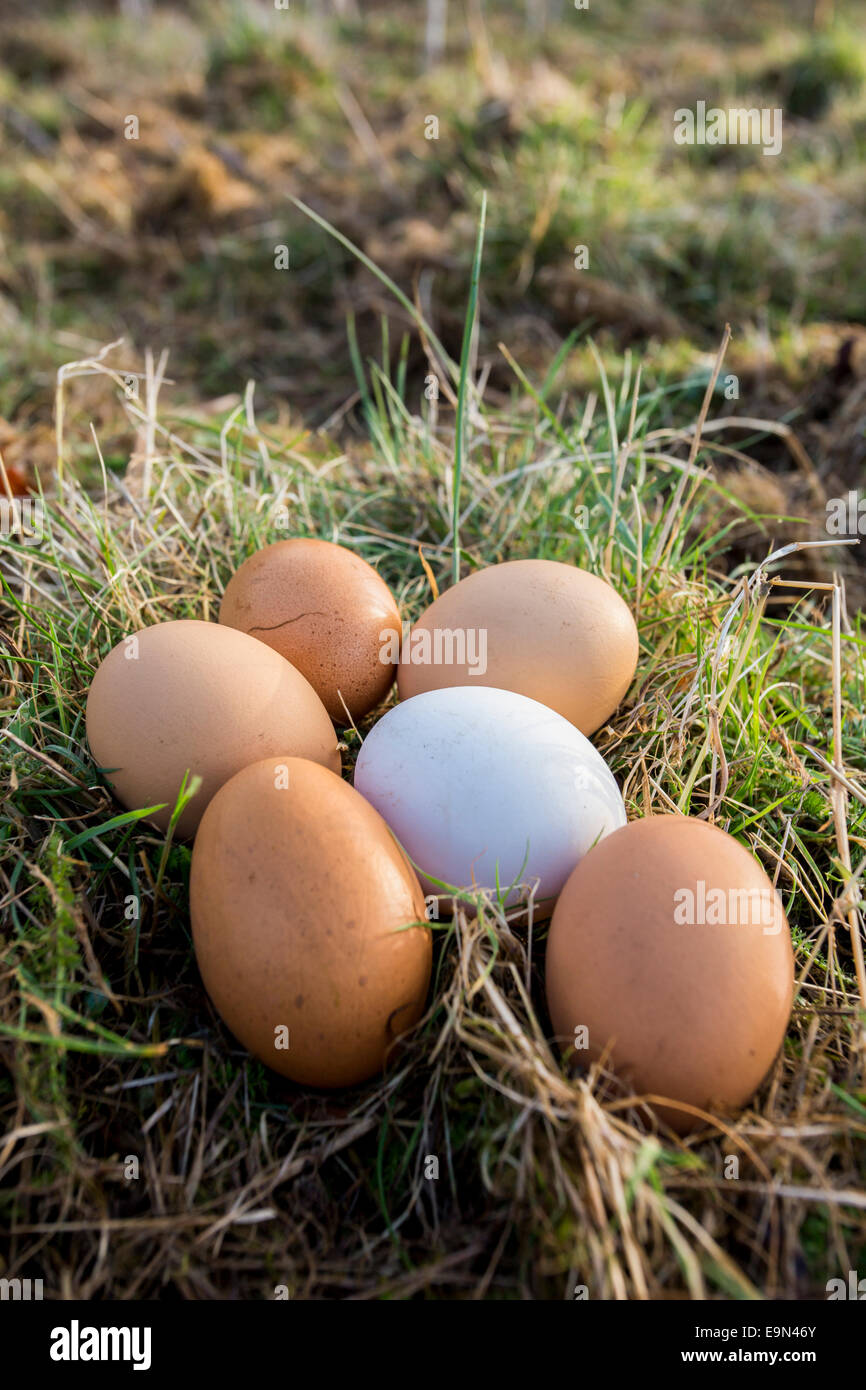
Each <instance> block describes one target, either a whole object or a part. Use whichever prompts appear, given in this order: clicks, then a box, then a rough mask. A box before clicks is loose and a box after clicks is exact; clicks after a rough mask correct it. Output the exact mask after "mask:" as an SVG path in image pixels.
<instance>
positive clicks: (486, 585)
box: [397, 560, 638, 734]
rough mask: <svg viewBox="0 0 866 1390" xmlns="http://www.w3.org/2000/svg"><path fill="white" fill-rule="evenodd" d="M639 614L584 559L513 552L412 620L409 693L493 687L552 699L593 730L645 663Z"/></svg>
mask: <svg viewBox="0 0 866 1390" xmlns="http://www.w3.org/2000/svg"><path fill="white" fill-rule="evenodd" d="M637 657H638V637H637V629H636V627H635V623H634V619H633V617H632V615H631V613H630V611H629V609H628V607H627V606H626V604H625V603H624V602H623V600H622V599H621V598H620V596H619V594H618V593H617V592H616V590H615V589H613V588H611V586H610V585H609V584H607V583H606V582H605V581H604V580H603V579H598V578H597V577H596V576H595V575H594V574H590V573H588V571H587V570H582V569H578V568H577V567H576V566H575V565H564V564H561V563H560V562H559V561H556V560H509V561H507V562H506V563H505V564H501V565H491V566H490V567H489V568H488V569H483V570H479V571H478V572H477V573H476V574H470V575H469V576H468V577H467V578H466V579H461V580H460V582H459V584H455V585H454V587H453V588H451V589H447V590H446V591H445V593H444V594H441V595H440V597H439V598H438V599H436V601H435V602H434V603H432V604H431V605H430V607H429V608H428V609H427V611H426V612H425V613H424V614H423V615H422V616H421V618H419V620H418V622H417V623H416V624H415V626H414V627H413V628H412V631H411V633H410V634H409V637H408V639H407V641H406V642H405V643H404V645H403V654H402V657H401V661H400V671H399V674H398V677H397V683H398V688H399V691H400V698H401V700H407V699H409V698H410V697H411V696H412V695H420V694H421V693H422V692H423V691H425V690H438V689H441V688H442V687H443V686H453V685H492V686H497V687H498V688H499V689H500V690H513V691H514V692H515V693H516V694H518V695H528V696H529V697H530V698H531V699H533V700H539V701H540V702H541V703H542V704H543V705H549V706H550V708H551V709H555V710H556V711H557V712H558V713H559V714H562V715H564V716H565V718H566V719H570V720H571V722H572V724H576V725H577V727H578V729H580V731H581V733H583V734H591V733H593V732H594V731H595V730H596V729H598V728H599V727H600V726H601V725H602V724H603V723H604V722H605V720H606V719H609V718H610V716H611V714H612V713H613V711H614V710H615V709H616V707H617V705H618V704H619V703H620V701H621V700H622V698H623V696H624V695H625V693H626V691H627V690H628V688H629V686H630V684H631V681H632V678H633V676H634V673H635V668H636V666H637Z"/></svg>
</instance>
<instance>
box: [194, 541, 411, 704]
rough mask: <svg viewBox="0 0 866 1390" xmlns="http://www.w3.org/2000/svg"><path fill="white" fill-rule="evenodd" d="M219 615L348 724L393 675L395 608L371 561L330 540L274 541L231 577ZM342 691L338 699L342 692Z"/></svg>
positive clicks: (381, 694) (386, 687) (397, 645)
mask: <svg viewBox="0 0 866 1390" xmlns="http://www.w3.org/2000/svg"><path fill="white" fill-rule="evenodd" d="M219 620H220V622H221V623H225V624H226V625H227V626H228V627H237V628H240V629H241V631H243V632H248V633H250V635H251V636H253V637H257V638H258V639H259V641H260V642H266V643H267V644H268V646H269V647H273V648H274V650H275V651H278V652H279V653H280V655H281V656H284V657H285V658H286V660H287V661H291V663H292V665H293V666H296V667H297V668H298V670H299V671H301V672H302V674H303V675H305V676H306V678H307V680H308V681H309V682H310V684H311V686H312V687H313V689H314V690H315V691H316V693H317V695H318V696H319V698H320V699H321V701H322V703H323V704H324V706H325V709H326V710H327V711H328V713H329V715H330V716H331V718H332V719H333V720H335V721H336V722H337V723H338V724H348V723H349V720H348V719H347V717H346V710H345V709H344V707H343V700H345V702H346V707H347V708H348V710H349V713H350V714H351V716H352V719H354V720H358V719H362V718H363V717H364V715H365V714H368V713H369V712H370V710H371V709H373V707H374V706H375V705H378V704H379V702H380V701H381V700H383V699H384V698H385V696H386V695H387V693H388V691H389V690H390V688H391V686H392V685H393V683H394V676H395V675H396V671H397V668H396V654H397V653H398V652H399V649H400V612H399V609H398V608H397V605H396V603H395V602H394V597H393V595H392V593H391V591H390V589H389V588H388V586H387V584H386V583H385V581H384V580H383V579H380V578H379V576H378V574H377V573H376V571H375V570H374V569H373V568H372V566H370V565H368V564H367V562H366V560H362V559H361V557H360V556H359V555H356V554H355V553H354V552H353V551H351V550H346V549H345V547H344V546H342V545H334V544H333V543H332V542H331V541H318V540H304V539H300V538H298V539H295V540H288V541H275V542H274V544H273V545H267V546H265V548H264V550H257V551H256V553H255V555H251V556H250V558H249V559H248V560H245V561H244V563H243V564H242V565H241V567H240V569H239V570H238V571H237V573H236V574H234V575H233V576H232V578H231V579H230V580H229V583H228V586H227V588H226V591H225V594H224V595H223V601H222V604H221V605H220V613H219ZM340 693H342V697H343V699H342V700H341V699H340Z"/></svg>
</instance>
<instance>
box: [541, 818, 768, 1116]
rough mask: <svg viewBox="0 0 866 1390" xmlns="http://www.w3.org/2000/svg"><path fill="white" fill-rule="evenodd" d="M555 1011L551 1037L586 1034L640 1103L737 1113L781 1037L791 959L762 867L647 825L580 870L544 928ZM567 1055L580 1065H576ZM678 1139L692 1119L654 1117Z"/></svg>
mask: <svg viewBox="0 0 866 1390" xmlns="http://www.w3.org/2000/svg"><path fill="white" fill-rule="evenodd" d="M545 974H546V986H547V1001H548V1005H549V1008H550V1017H551V1021H552V1023H553V1027H554V1030H555V1032H556V1035H557V1037H559V1038H560V1039H561V1040H563V1041H565V1040H567V1039H570V1040H572V1041H573V1039H574V1037H575V1033H574V1030H575V1028H576V1027H586V1028H587V1029H588V1036H589V1049H588V1051H582V1052H580V1053H578V1054H577V1055H578V1056H579V1057H583V1058H587V1057H598V1056H600V1055H601V1053H602V1052H603V1051H604V1050H605V1048H606V1047H607V1046H608V1045H609V1044H610V1045H611V1048H612V1051H611V1054H610V1055H611V1059H612V1064H613V1066H614V1067H615V1069H616V1070H617V1072H619V1073H620V1074H621V1075H622V1076H623V1077H624V1078H625V1079H626V1080H627V1081H628V1082H629V1083H630V1084H631V1085H632V1086H633V1087H634V1090H635V1092H636V1093H637V1094H652V1095H656V1096H661V1097H664V1098H666V1099H671V1100H675V1101H681V1102H684V1103H685V1104H688V1105H693V1106H697V1107H699V1108H701V1109H704V1110H706V1109H712V1108H713V1107H714V1106H722V1107H725V1108H727V1107H739V1106H742V1105H744V1104H745V1102H746V1101H747V1100H748V1099H749V1098H750V1096H751V1095H752V1094H753V1092H754V1091H755V1090H756V1089H757V1087H758V1086H759V1085H760V1083H761V1081H762V1080H763V1078H764V1077H765V1075H766V1073H767V1071H768V1070H769V1068H770V1066H771V1065H772V1063H773V1059H774V1058H775V1056H776V1054H777V1052H778V1051H779V1048H780V1047H781V1045H782V1041H783V1038H784V1035H785V1030H786V1028H787V1024H788V1019H789V1016H790V1012H791V1003H792V998H793V952H792V949H791V937H790V932H789V929H788V924H787V921H786V920H785V914H784V911H783V909H782V905H781V902H780V900H779V898H778V895H777V894H776V893H775V892H774V891H773V888H772V884H771V883H770V880H769V879H768V877H767V875H766V874H765V872H764V870H763V868H762V867H761V865H760V864H759V863H758V861H757V859H755V858H754V857H753V855H751V854H750V853H749V851H748V850H747V849H745V848H744V847H743V846H742V845H741V844H739V842H738V841H737V840H735V839H734V838H733V837H732V836H730V835H727V834H725V833H724V831H722V830H719V829H718V828H717V827H715V826H712V825H709V824H707V822H706V821H699V820H693V819H690V818H688V817H684V816H649V817H647V818H646V819H645V820H640V821H634V822H632V823H631V824H630V825H628V826H626V827H625V828H624V829H622V830H618V831H616V833H615V834H613V835H610V836H609V837H608V838H607V839H606V840H604V841H603V843H601V844H599V845H597V846H596V847H595V848H594V849H592V850H591V851H590V853H589V854H587V855H586V857H585V858H584V859H582V860H581V862H580V863H579V864H578V866H577V868H576V869H575V870H574V872H573V873H572V875H571V877H570V878H569V880H568V882H567V883H566V885H565V887H564V889H563V890H562V893H561V895H560V898H559V901H558V902H557V905H556V910H555V912H554V914H553V920H552V922H551V926H550V934H549V939H548V945H547V959H546V964H545ZM572 1055H573V1054H572ZM656 1109H658V1110H659V1113H660V1114H661V1116H662V1117H663V1118H664V1119H665V1120H666V1121H667V1122H668V1123H669V1124H670V1125H671V1126H672V1127H673V1128H674V1129H677V1130H679V1131H681V1132H686V1131H687V1130H688V1129H690V1128H692V1127H693V1126H694V1125H695V1124H696V1123H699V1120H697V1119H696V1118H695V1117H693V1116H691V1115H690V1114H689V1113H688V1112H687V1111H684V1110H677V1109H676V1108H674V1107H667V1106H663V1105H662V1106H656Z"/></svg>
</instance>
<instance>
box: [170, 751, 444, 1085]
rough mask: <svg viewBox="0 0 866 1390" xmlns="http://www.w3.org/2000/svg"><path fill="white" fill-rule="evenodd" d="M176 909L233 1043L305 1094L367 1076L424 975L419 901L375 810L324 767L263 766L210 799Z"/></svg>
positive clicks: (414, 1015)
mask: <svg viewBox="0 0 866 1390" xmlns="http://www.w3.org/2000/svg"><path fill="white" fill-rule="evenodd" d="M190 912H191V916H192V929H193V942H194V945H195V953H196V958H197V960H198V965H199V969H200V971H201V976H202V980H203V981H204V985H205V988H206V990H207V992H208V994H209V995H210V997H211V999H212V1000H213V1003H214V1005H215V1007H216V1009H217V1011H218V1012H219V1014H220V1015H221V1016H222V1018H223V1020H224V1021H225V1023H226V1024H227V1025H228V1027H229V1028H230V1029H231V1031H232V1032H233V1033H234V1035H235V1037H237V1038H238V1039H239V1040H240V1042H242V1043H243V1045H244V1047H246V1048H248V1049H249V1051H250V1052H252V1053H254V1055H255V1056H256V1057H259V1058H260V1059H261V1060H262V1061H263V1062H265V1063H266V1064H267V1065H268V1066H269V1067H272V1068H273V1069H274V1070H275V1071H277V1072H280V1073H281V1074H282V1075H283V1076H287V1077H289V1078H290V1079H291V1080H293V1081H297V1082H300V1083H302V1084H304V1085H309V1086H322V1087H339V1086H350V1085H353V1084H355V1083H356V1082H360V1081H364V1080H366V1079H367V1078H368V1077H370V1076H373V1075H375V1074H376V1072H378V1071H380V1070H381V1068H382V1067H383V1065H384V1064H385V1061H386V1058H387V1056H388V1053H389V1050H390V1048H391V1046H392V1044H393V1042H394V1040H395V1038H397V1037H398V1036H399V1034H401V1033H403V1032H405V1030H406V1029H408V1028H410V1027H411V1026H412V1025H413V1024H414V1023H416V1022H417V1020H418V1019H419V1018H420V1016H421V1014H422V1012H423V1010H424V1005H425V1001H426V997H427V989H428V985H429V981H430V962H431V942H430V930H429V928H428V926H427V925H426V920H425V911H424V898H423V895H422V893H421V889H420V886H419V884H418V880H417V878H416V876H415V874H414V873H413V871H412V868H411V866H410V865H409V864H408V863H407V861H406V858H405V856H404V855H403V854H402V853H401V851H400V849H399V848H398V846H397V845H396V843H395V842H394V838H393V836H392V835H391V834H390V832H389V830H388V827H387V826H386V825H385V822H384V821H383V820H382V818H381V816H379V815H378V813H377V812H376V811H375V810H374V809H373V807H372V806H370V805H369V804H368V803H367V802H366V801H365V800H364V798H363V797H362V796H359V795H358V793H357V792H356V791H353V789H352V788H351V787H350V786H349V785H348V783H346V782H343V781H341V779H340V778H339V777H336V776H335V775H334V774H333V773H332V772H328V771H327V770H326V769H325V768H323V767H321V766H320V765H319V764H317V763H312V762H308V761H306V760H304V759H302V758H292V757H286V758H280V759H278V760H276V761H275V760H274V759H273V758H266V759H264V760H262V761H259V762H255V763H252V764H251V765H250V766H249V767H246V768H244V769H243V771H242V772H239V773H237V775H236V776H234V777H232V778H231V780H230V781H228V782H227V783H226V784H225V786H223V787H222V788H221V789H220V790H219V791H218V792H217V794H216V796H215V797H214V798H213V800H212V801H211V803H210V805H209V806H208V808H207V810H206V811H205V814H204V816H203V818H202V822H201V825H200V826H199V830H198V834H197V836H196V840H195V846H194V849H193V856H192V870H191V877H190Z"/></svg>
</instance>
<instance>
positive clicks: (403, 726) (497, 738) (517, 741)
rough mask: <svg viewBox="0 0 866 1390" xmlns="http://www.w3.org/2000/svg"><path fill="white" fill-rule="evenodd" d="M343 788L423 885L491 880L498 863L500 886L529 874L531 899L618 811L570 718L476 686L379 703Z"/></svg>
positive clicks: (541, 896) (550, 890)
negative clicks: (384, 826)
mask: <svg viewBox="0 0 866 1390" xmlns="http://www.w3.org/2000/svg"><path fill="white" fill-rule="evenodd" d="M355 786H356V788H357V789H358V791H360V792H361V793H362V794H363V795H364V796H365V797H367V799H368V800H369V801H371V802H372V804H373V805H374V806H375V807H376V808H377V810H379V811H380V812H381V814H382V815H383V816H384V817H385V820H386V821H387V822H388V824H389V825H390V826H391V828H392V830H393V831H394V833H395V834H396V836H397V838H398V840H399V841H400V843H401V844H402V845H403V847H404V849H405V850H406V852H407V854H408V855H409V856H410V858H411V859H412V861H413V863H414V864H415V865H416V866H417V868H418V869H419V871H420V873H421V875H422V883H424V884H425V887H426V888H427V891H428V892H430V893H439V892H441V891H442V890H441V889H440V888H439V887H437V885H436V884H435V882H434V880H435V879H439V880H442V881H443V882H445V883H447V884H449V885H451V886H452V887H455V888H471V887H472V886H473V884H474V885H475V886H477V887H479V888H496V886H497V868H498V881H499V885H500V886H501V888H502V889H503V890H507V889H508V888H509V887H510V885H511V884H513V883H521V882H522V883H531V882H532V880H533V879H535V878H538V879H539V881H540V882H539V887H538V890H537V896H536V903H537V904H539V905H540V904H541V903H542V901H543V900H545V899H548V900H549V899H551V898H553V897H555V896H556V894H557V893H558V892H559V890H560V888H561V887H562V884H563V883H564V882H565V879H566V878H567V876H568V874H569V873H570V872H571V870H572V869H573V868H574V866H575V864H576V863H577V862H578V860H579V859H580V858H581V856H582V855H583V854H585V853H586V852H587V850H588V849H589V847H590V846H591V845H592V844H593V843H594V842H595V841H596V840H597V839H598V838H599V837H600V836H604V835H607V834H609V833H610V832H611V831H612V830H615V829H616V828H617V827H618V826H620V825H624V824H625V819H626V816H625V807H624V805H623V801H622V797H621V796H620V793H619V788H618V787H617V785H616V782H615V780H614V777H613V774H612V773H611V772H610V770H609V768H608V767H607V764H606V763H605V762H604V759H603V758H602V757H601V755H600V754H599V753H598V752H597V751H596V750H595V749H594V748H593V746H592V744H591V743H589V741H588V740H587V739H586V738H584V736H583V734H581V733H580V732H579V731H578V730H577V729H576V728H575V727H574V725H573V724H570V723H569V722H568V721H567V720H566V719H563V718H562V716H561V715H559V714H556V713H555V712H554V711H553V710H551V709H549V708H548V707H547V706H546V705H542V704H539V703H538V701H537V700H530V699H528V698H527V697H526V696H525V695H515V694H514V693H513V692H512V691H508V690H493V689H490V688H489V687H486V686H472V687H469V686H455V687H454V688H453V689H448V690H431V691H428V692H427V693H426V694H423V695H417V696H416V697H415V698H414V699H412V700H406V701H404V702H403V703H402V704H399V705H397V706H396V708H394V709H391V710H389V711H388V712H387V713H386V714H385V715H383V717H382V718H381V719H380V720H379V722H378V723H377V724H376V725H375V726H374V727H373V729H371V731H370V732H369V733H368V735H367V737H366V739H365V740H364V744H363V747H362V748H361V751H360V753H359V755H358V761H357V763H356V765H355ZM518 897H519V894H518V892H517V890H516V889H515V890H514V891H513V892H512V893H511V894H510V895H509V898H508V901H509V902H514V901H516V900H517V899H518ZM548 909H549V903H548Z"/></svg>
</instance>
